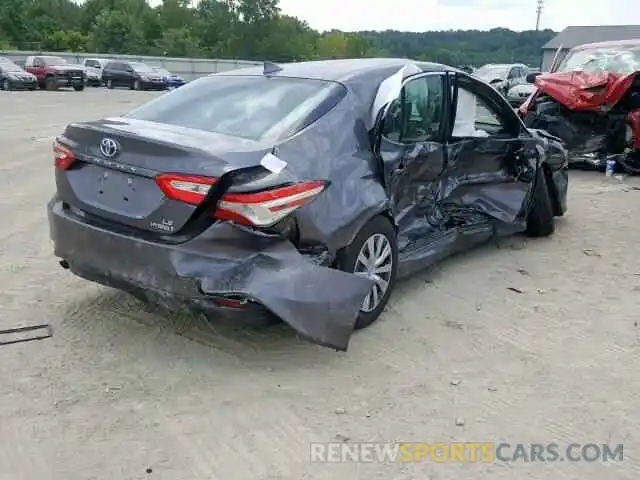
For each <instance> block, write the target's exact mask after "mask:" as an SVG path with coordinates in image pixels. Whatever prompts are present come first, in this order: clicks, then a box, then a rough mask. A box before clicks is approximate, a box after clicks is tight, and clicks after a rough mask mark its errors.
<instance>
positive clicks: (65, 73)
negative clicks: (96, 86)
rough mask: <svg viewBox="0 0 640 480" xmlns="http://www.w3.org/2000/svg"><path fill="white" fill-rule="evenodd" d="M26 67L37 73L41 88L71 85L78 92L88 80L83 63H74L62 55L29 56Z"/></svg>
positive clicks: (29, 70) (53, 88) (51, 88)
mask: <svg viewBox="0 0 640 480" xmlns="http://www.w3.org/2000/svg"><path fill="white" fill-rule="evenodd" d="M24 69H25V70H26V71H27V72H29V73H32V74H33V75H35V76H36V78H37V79H38V85H39V86H40V88H44V89H46V90H58V89H59V88H60V87H71V88H73V89H74V90H75V91H76V92H81V91H82V90H84V86H85V84H86V81H87V74H86V73H85V70H84V68H83V67H82V66H81V65H72V64H70V63H68V62H67V61H66V60H65V59H64V58H60V57H53V56H45V55H43V56H30V57H27V58H26V60H25V62H24Z"/></svg>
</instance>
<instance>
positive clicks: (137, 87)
mask: <svg viewBox="0 0 640 480" xmlns="http://www.w3.org/2000/svg"><path fill="white" fill-rule="evenodd" d="M133 89H134V90H142V84H141V83H140V80H136V81H135V82H133Z"/></svg>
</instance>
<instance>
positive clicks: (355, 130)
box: [277, 91, 389, 253]
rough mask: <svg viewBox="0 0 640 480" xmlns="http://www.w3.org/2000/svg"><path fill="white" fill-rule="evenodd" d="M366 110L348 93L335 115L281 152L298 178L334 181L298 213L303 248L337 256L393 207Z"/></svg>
mask: <svg viewBox="0 0 640 480" xmlns="http://www.w3.org/2000/svg"><path fill="white" fill-rule="evenodd" d="M367 111H368V106H367V105H366V103H365V102H364V101H363V99H360V98H358V97H356V96H355V94H354V93H353V92H351V91H349V93H348V94H347V96H346V97H345V98H343V99H342V101H341V102H340V103H339V104H338V105H337V106H336V107H334V108H333V110H331V111H330V112H328V113H327V114H326V115H325V116H323V117H322V118H320V119H319V120H317V121H316V122H314V123H313V124H311V125H310V126H309V127H307V128H306V129H304V130H303V131H302V132H300V133H298V134H297V135H295V136H293V137H292V138H290V139H289V140H287V141H285V142H284V143H282V144H280V145H279V146H278V147H277V154H278V156H280V157H281V158H283V159H284V160H285V161H287V163H288V166H287V169H288V170H289V172H290V174H291V175H293V176H294V177H295V178H297V179H300V180H316V179H319V180H328V181H329V182H330V185H329V188H328V189H327V190H326V191H325V192H324V193H323V194H321V195H319V196H318V197H317V198H316V199H315V200H314V201H313V202H311V203H310V204H308V205H305V206H304V207H302V208H300V209H299V210H298V211H297V212H296V218H297V221H298V223H299V225H300V232H301V234H302V237H301V238H300V243H301V244H311V245H313V244H321V245H324V246H326V247H327V248H328V249H329V251H331V252H332V253H334V252H335V251H336V250H338V249H340V248H342V247H345V246H347V245H348V244H349V243H351V241H352V240H353V238H354V237H355V236H356V235H357V233H358V231H360V230H361V228H362V227H363V226H364V225H365V224H366V223H367V222H368V221H369V220H370V219H371V218H372V217H374V216H376V215H377V214H379V213H382V212H385V211H387V210H388V208H389V200H388V195H387V192H386V191H385V188H384V187H383V186H382V184H381V181H380V178H379V177H378V173H377V171H378V167H377V161H376V159H375V156H374V155H373V152H372V151H371V146H370V139H369V134H368V132H367V130H366V127H365V123H364V121H363V118H364V117H363V113H364V114H366V112H367Z"/></svg>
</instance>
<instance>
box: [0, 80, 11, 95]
mask: <svg viewBox="0 0 640 480" xmlns="http://www.w3.org/2000/svg"><path fill="white" fill-rule="evenodd" d="M2 90H5V91H7V92H8V91H9V90H11V83H9V80H4V81H3V82H2Z"/></svg>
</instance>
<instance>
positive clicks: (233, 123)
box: [126, 75, 345, 140]
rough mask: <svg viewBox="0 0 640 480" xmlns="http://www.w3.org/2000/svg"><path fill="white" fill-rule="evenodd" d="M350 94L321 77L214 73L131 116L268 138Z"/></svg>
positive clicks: (296, 126) (308, 119)
mask: <svg viewBox="0 0 640 480" xmlns="http://www.w3.org/2000/svg"><path fill="white" fill-rule="evenodd" d="M344 95H345V89H344V87H342V85H340V84H337V83H334V82H328V81H321V80H308V79H299V78H284V77H275V78H273V77H272V78H268V77H262V76H227V75H225V76H209V77H204V78H200V79H198V80H196V81H194V82H191V83H188V84H187V85H186V86H184V87H181V88H180V89H178V90H175V91H174V92H172V93H168V94H165V95H163V96H161V97H159V98H157V99H156V100H153V101H152V102H150V103H148V104H146V105H143V106H142V107H140V108H138V109H137V110H134V111H133V112H131V113H129V114H128V115H126V116H127V117H129V118H135V119H138V120H148V121H152V122H159V123H166V124H170V125H179V126H182V127H188V128H194V129H198V130H207V131H210V132H216V133H221V134H225V135H231V136H235V137H242V138H248V139H252V140H265V139H275V138H278V137H280V136H282V135H284V134H287V133H294V132H295V131H296V130H298V129H301V128H303V127H305V126H306V125H308V124H309V123H311V121H314V120H316V119H317V118H319V117H320V116H322V115H324V114H325V113H326V112H327V111H328V110H329V109H331V108H332V107H333V106H335V105H336V104H337V103H338V102H339V101H340V99H341V98H342V97H343V96H344Z"/></svg>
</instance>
